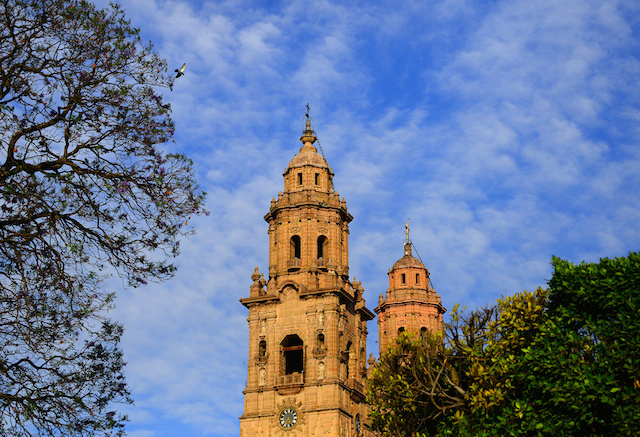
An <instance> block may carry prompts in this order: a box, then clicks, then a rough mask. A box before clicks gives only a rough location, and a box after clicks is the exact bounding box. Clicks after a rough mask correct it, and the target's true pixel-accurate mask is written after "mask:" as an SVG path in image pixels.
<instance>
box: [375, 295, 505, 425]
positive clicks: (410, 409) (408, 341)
mask: <svg viewBox="0 0 640 437" xmlns="http://www.w3.org/2000/svg"><path fill="white" fill-rule="evenodd" d="M494 317H495V311H494V309H493V308H490V307H487V308H483V309H480V310H477V311H472V312H469V313H465V312H464V311H459V310H458V306H456V307H455V308H454V310H453V311H452V322H451V323H448V324H445V331H444V333H445V336H444V338H443V336H442V335H428V336H416V335H415V334H414V333H402V334H401V335H400V336H399V337H398V339H397V340H396V342H395V344H393V346H392V347H391V348H390V349H389V350H388V351H387V352H386V353H385V355H384V356H382V357H381V358H380V361H379V362H378V363H377V364H376V366H375V367H374V368H373V370H372V373H371V376H370V377H369V380H368V385H367V399H368V401H369V403H370V405H371V419H372V428H373V429H374V430H375V431H378V432H381V433H383V435H385V436H393V437H395V436H398V437H400V436H415V435H418V436H419V435H420V433H425V434H426V435H436V434H438V433H439V432H443V430H445V429H446V428H447V426H446V425H447V423H449V422H450V421H451V420H452V418H453V417H454V416H455V415H456V414H459V411H460V410H461V409H464V407H465V405H466V397H467V394H468V393H467V392H468V385H469V384H468V380H467V378H466V374H467V372H468V368H469V359H468V354H469V352H470V351H471V350H473V348H474V347H477V346H478V345H480V344H482V343H483V342H484V341H485V338H484V333H485V329H486V326H487V324H488V323H490V322H491V321H492V320H493V319H494Z"/></svg>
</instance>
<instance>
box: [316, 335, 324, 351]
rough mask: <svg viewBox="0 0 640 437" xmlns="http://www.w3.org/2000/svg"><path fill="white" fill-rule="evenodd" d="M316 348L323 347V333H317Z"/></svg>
mask: <svg viewBox="0 0 640 437" xmlns="http://www.w3.org/2000/svg"><path fill="white" fill-rule="evenodd" d="M317 346H318V349H324V334H318V344H317Z"/></svg>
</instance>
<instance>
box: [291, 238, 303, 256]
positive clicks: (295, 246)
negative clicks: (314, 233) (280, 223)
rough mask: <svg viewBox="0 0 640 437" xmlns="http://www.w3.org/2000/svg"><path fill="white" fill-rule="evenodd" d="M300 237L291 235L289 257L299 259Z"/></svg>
mask: <svg viewBox="0 0 640 437" xmlns="http://www.w3.org/2000/svg"><path fill="white" fill-rule="evenodd" d="M300 246H301V243H300V237H299V236H298V235H294V236H293V237H291V259H300Z"/></svg>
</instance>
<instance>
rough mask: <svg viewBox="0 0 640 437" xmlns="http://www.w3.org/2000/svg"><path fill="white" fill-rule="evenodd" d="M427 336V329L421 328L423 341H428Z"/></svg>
mask: <svg viewBox="0 0 640 437" xmlns="http://www.w3.org/2000/svg"><path fill="white" fill-rule="evenodd" d="M427 334H428V331H427V328H425V327H424V326H423V327H422V328H420V338H422V340H424V341H427Z"/></svg>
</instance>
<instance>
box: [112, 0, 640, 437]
mask: <svg viewBox="0 0 640 437" xmlns="http://www.w3.org/2000/svg"><path fill="white" fill-rule="evenodd" d="M102 3H106V1H104V2H102ZM121 3H122V5H123V6H124V8H125V9H126V10H127V12H128V15H129V16H130V17H131V18H132V19H133V21H134V24H135V25H137V26H140V27H141V28H142V34H143V37H144V38H148V39H152V40H153V41H154V43H155V44H156V47H157V48H158V50H159V51H160V52H161V53H162V54H163V56H165V57H166V58H168V59H169V61H170V65H176V68H177V67H178V66H179V65H181V63H182V62H187V73H186V74H185V76H184V77H181V78H180V79H178V80H177V81H176V86H175V87H174V91H173V92H170V93H167V94H166V98H167V99H169V100H170V101H171V103H172V107H173V111H174V118H175V120H176V127H177V136H176V143H172V144H171V145H169V147H172V148H175V150H179V151H181V152H185V153H187V154H188V155H189V156H190V157H192V158H193V159H194V162H195V166H196V170H197V172H198V174H199V175H200V182H201V185H202V187H203V188H204V189H205V190H206V191H208V192H209V198H208V209H210V210H211V216H209V217H199V218H193V219H192V220H190V221H189V222H190V223H189V225H193V226H195V227H197V228H198V233H197V235H196V236H194V237H191V238H190V239H188V240H185V241H183V242H182V246H183V254H182V256H181V257H180V258H179V263H180V265H181V268H180V271H179V273H178V274H177V276H176V277H175V278H174V280H172V281H170V282H168V283H166V284H161V285H150V286H148V287H145V288H143V289H140V290H134V291H124V292H123V293H121V294H120V297H119V299H118V301H117V311H116V312H115V313H114V316H116V317H117V318H118V319H120V320H122V321H123V322H124V323H125V326H126V329H127V330H126V334H125V345H124V346H125V354H126V359H127V361H128V362H129V366H128V378H129V382H130V383H131V385H132V388H133V390H134V396H135V398H136V401H137V402H136V406H135V407H134V408H132V409H131V410H130V411H131V417H132V425H131V427H130V429H131V430H132V433H131V434H132V435H134V436H136V437H138V436H139V437H147V436H151V435H153V436H167V435H175V434H176V433H180V434H181V435H193V436H196V435H198V436H199V435H224V436H234V435H238V427H239V423H238V419H237V418H238V417H239V416H240V415H241V414H242V409H243V406H242V402H243V397H242V390H243V388H244V385H245V378H246V364H245V362H246V361H247V342H248V328H247V323H246V315H247V312H246V309H245V308H244V307H242V305H241V304H240V303H239V302H238V299H239V298H241V297H245V296H246V295H247V294H248V287H249V285H250V284H251V280H250V275H251V273H252V272H253V268H254V267H255V266H256V265H257V266H259V267H260V271H261V272H264V273H267V267H268V266H267V264H268V260H267V256H268V247H267V246H268V236H267V225H266V223H265V222H264V220H263V218H262V217H263V215H264V214H265V213H266V212H267V210H268V208H269V203H270V200H271V198H272V197H274V196H277V193H278V191H280V190H282V189H283V183H282V171H283V169H284V168H285V166H286V165H287V163H288V162H289V160H290V159H291V158H292V157H293V156H294V154H295V153H296V152H297V150H298V148H299V147H300V143H299V141H298V138H299V136H300V133H301V130H302V128H303V113H304V104H305V103H306V102H307V101H309V102H310V104H311V109H312V112H311V115H312V117H313V119H314V120H313V123H314V125H313V127H314V128H315V130H316V132H317V133H318V136H319V140H320V144H321V145H322V149H323V151H324V153H325V155H326V157H327V159H328V161H329V164H330V165H331V166H332V167H333V169H334V171H335V173H336V177H335V184H336V189H337V190H338V192H339V193H340V194H341V196H344V197H345V198H346V201H347V205H348V207H349V210H350V212H351V213H352V214H353V215H354V217H355V219H354V221H353V223H352V224H351V227H350V229H351V234H350V252H351V257H350V266H351V269H350V270H351V272H352V274H353V275H355V276H356V277H357V279H358V280H361V281H363V285H364V286H365V298H366V299H367V301H368V303H369V307H371V308H372V307H374V306H375V305H376V302H377V297H378V295H379V294H380V293H384V291H385V290H386V287H387V275H386V272H387V271H388V269H389V267H391V266H392V265H393V263H394V262H395V261H396V260H397V259H398V258H400V257H401V256H402V241H403V235H404V234H403V230H404V229H403V225H404V223H405V221H406V220H407V218H410V224H411V229H412V234H411V235H412V240H413V242H414V244H415V246H416V248H417V250H418V253H419V254H420V256H421V257H422V259H423V261H424V262H425V264H426V265H427V267H429V269H430V271H431V277H432V280H433V283H434V285H435V287H436V290H437V291H438V292H439V293H440V294H441V295H442V298H443V301H444V304H445V307H447V308H451V307H452V306H453V304H454V303H456V302H460V303H461V304H463V305H467V306H468V307H474V306H477V305H481V304H484V303H489V302H492V301H495V299H496V298H497V297H499V296H500V295H502V294H506V295H509V294H513V293H514V292H516V291H521V290H522V289H524V288H527V289H532V288H535V287H536V286H539V285H540V286H544V285H545V281H546V280H547V279H548V278H549V277H550V274H551V266H550V264H549V262H550V258H551V255H553V254H555V255H558V256H562V257H566V258H569V259H571V260H572V261H576V262H579V261H581V260H582V259H586V260H588V261H594V260H597V258H598V257H601V256H621V255H625V254H626V253H627V252H628V251H630V250H637V248H638V244H640V235H639V234H638V232H637V224H638V222H640V197H639V196H638V195H637V193H638V192H640V176H639V175H640V152H639V150H640V148H639V147H638V146H639V142H640V128H639V127H638V126H639V124H638V120H639V119H640V115H639V114H640V103H639V102H640V90H639V89H638V87H637V83H638V80H639V78H640V61H639V59H638V55H637V54H638V53H640V51H639V50H638V49H639V48H640V47H638V45H639V41H640V39H639V38H638V37H639V35H638V30H637V29H638V26H637V19H636V18H635V17H637V16H640V15H639V14H638V13H639V12H640V10H639V9H640V7H639V6H638V5H637V2H632V1H614V0H611V1H604V2H591V1H577V0H576V1H573V0H570V1H564V2H551V1H544V0H533V1H531V0H527V1H525V0H515V1H493V2H484V1H482V2H480V1H472V0H468V1H465V0H442V1H431V2H419V1H406V2H402V3H401V4H394V5H391V4H388V3H386V2H367V3H359V2H355V3H354V4H349V5H345V4H339V3H338V2H332V1H319V2H306V3H305V2H286V1H285V2H273V3H271V4H269V5H261V4H256V3H254V2H249V1H240V0H238V1H223V2H202V1H195V0H194V1H175V0H167V1H163V0H155V1H151V2H150V1H147V0H144V1H143V0H122V1H121ZM113 286H114V287H120V283H119V282H117V283H116V284H114V285H113ZM369 331H370V334H369V335H370V341H369V349H370V350H371V351H373V352H374V353H377V346H376V344H375V340H377V327H376V323H375V321H374V322H373V323H370V325H369ZM163 428H166V429H167V430H166V431H162V429H163Z"/></svg>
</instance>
